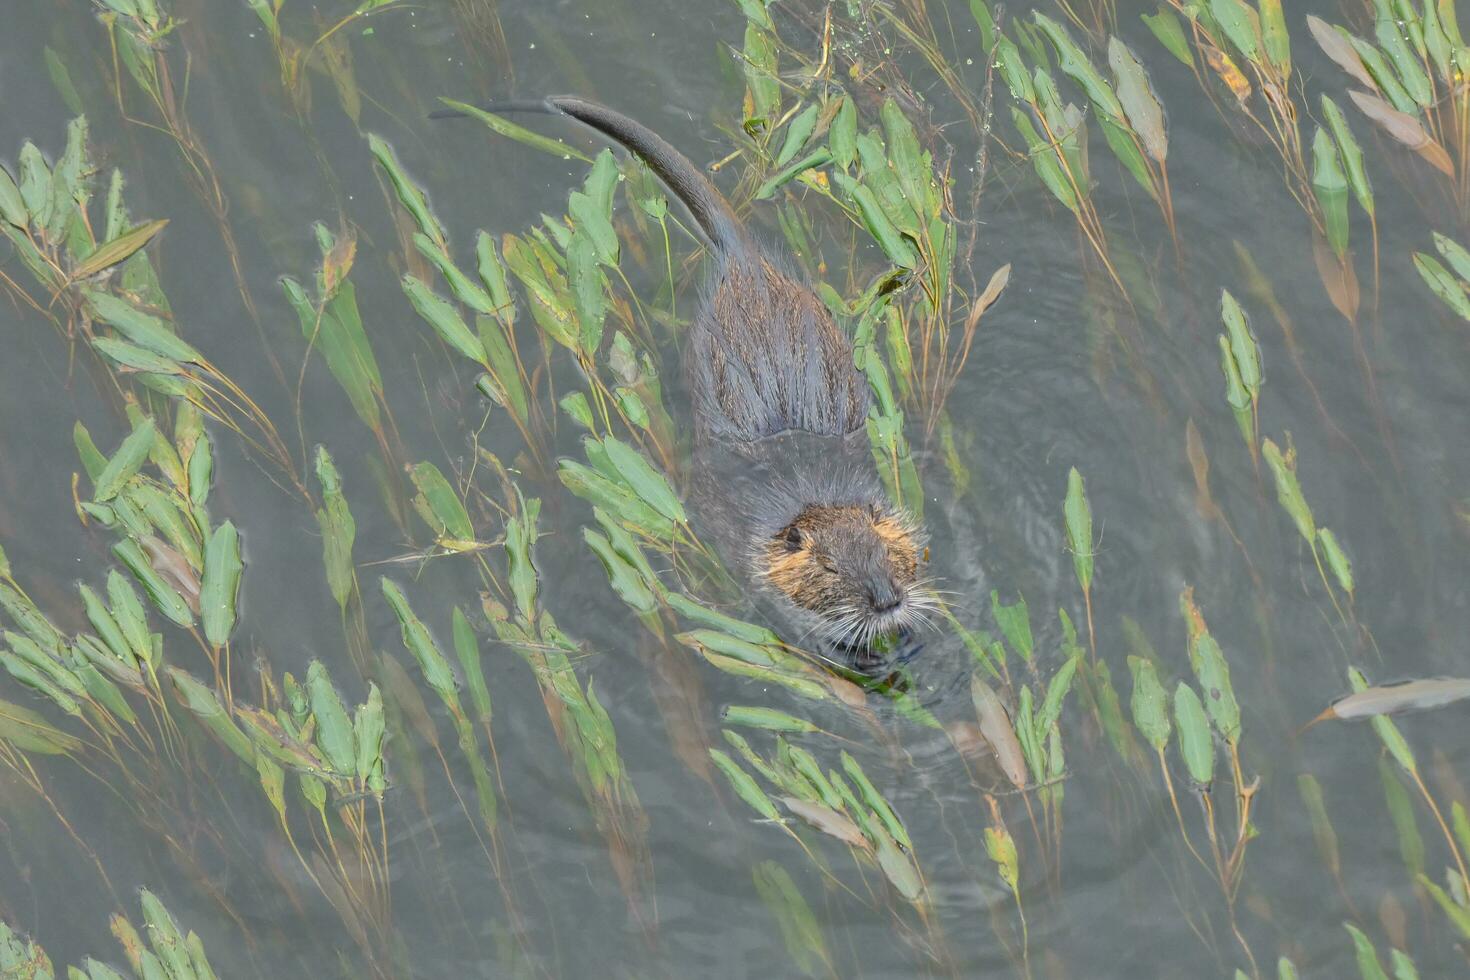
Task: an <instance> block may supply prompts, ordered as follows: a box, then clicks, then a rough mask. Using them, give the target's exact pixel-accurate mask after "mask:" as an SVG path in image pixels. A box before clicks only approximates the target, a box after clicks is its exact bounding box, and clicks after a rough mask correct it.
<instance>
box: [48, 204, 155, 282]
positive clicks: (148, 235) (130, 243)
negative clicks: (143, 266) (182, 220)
mask: <svg viewBox="0 0 1470 980" xmlns="http://www.w3.org/2000/svg"><path fill="white" fill-rule="evenodd" d="M167 224H168V219H167V218H160V219H159V220H157V221H150V222H148V223H147V224H142V225H139V226H138V227H136V228H133V229H132V230H130V231H125V232H123V233H122V234H121V235H119V236H117V237H116V238H114V239H112V240H111V241H108V242H103V243H102V244H101V245H98V246H97V247H96V248H95V249H93V250H92V251H91V252H90V253H88V255H87V257H86V258H85V259H82V261H80V262H78V263H77V264H76V265H75V266H74V267H73V268H72V270H71V277H72V278H73V279H86V278H89V277H90V276H95V275H96V274H97V273H99V272H102V271H103V270H105V269H110V268H112V267H113V266H115V265H117V264H118V263H119V262H121V261H122V260H123V259H125V258H127V257H128V256H129V255H132V254H133V253H134V252H136V251H138V249H140V248H142V247H143V246H145V245H147V244H148V243H149V242H151V241H152V240H153V237H154V236H155V235H157V234H158V233H159V232H160V231H163V229H164V226H165V225H167Z"/></svg>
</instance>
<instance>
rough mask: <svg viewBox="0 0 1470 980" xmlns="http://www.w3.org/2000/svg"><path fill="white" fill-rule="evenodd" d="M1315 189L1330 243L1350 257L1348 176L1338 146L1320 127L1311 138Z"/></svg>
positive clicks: (1333, 248) (1340, 252) (1339, 251)
mask: <svg viewBox="0 0 1470 980" xmlns="http://www.w3.org/2000/svg"><path fill="white" fill-rule="evenodd" d="M1312 190H1313V191H1315V192H1316V195H1317V204H1318V206H1319V207H1320V208H1321V209H1322V221H1323V223H1324V224H1325V225H1326V226H1327V244H1329V245H1331V246H1332V251H1333V252H1335V253H1336V254H1337V257H1338V259H1339V260H1341V259H1342V258H1343V257H1344V256H1345V255H1346V254H1347V243H1348V212H1347V196H1348V182H1347V175H1346V174H1344V173H1343V171H1342V164H1341V161H1340V160H1339V158H1338V155H1337V144H1335V143H1334V142H1333V141H1332V138H1331V137H1330V136H1328V135H1327V131H1326V130H1324V129H1322V128H1321V127H1320V126H1319V127H1317V133H1316V136H1315V137H1313V139H1312Z"/></svg>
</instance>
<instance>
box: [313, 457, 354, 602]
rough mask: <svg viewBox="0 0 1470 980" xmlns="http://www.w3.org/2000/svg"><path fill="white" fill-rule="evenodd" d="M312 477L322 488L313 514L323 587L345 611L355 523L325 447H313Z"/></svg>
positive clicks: (351, 584) (351, 586) (350, 582)
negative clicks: (324, 577) (318, 535)
mask: <svg viewBox="0 0 1470 980" xmlns="http://www.w3.org/2000/svg"><path fill="white" fill-rule="evenodd" d="M316 475H317V480H318V481H319V482H320V483H321V485H322V509H321V510H318V511H317V512H316V521H317V524H318V526H320V528H321V532H322V564H323V565H324V566H325V567H326V571H327V587H328V588H329V589H330V590H331V592H332V598H334V599H336V600H337V605H338V606H340V607H342V608H343V609H344V610H345V609H346V607H347V600H348V599H349V598H350V597H351V595H352V591H353V589H354V588H355V586H356V580H357V579H356V571H355V569H354V567H353V564H352V544H353V541H354V539H355V538H356V536H357V522H356V521H354V520H353V518H352V512H351V511H350V510H349V509H348V507H347V498H346V497H345V496H344V495H343V493H342V479H341V477H340V476H339V475H338V473H337V467H336V465H335V464H334V463H333V462H332V457H331V455H330V454H328V453H327V449H326V447H325V446H317V447H316Z"/></svg>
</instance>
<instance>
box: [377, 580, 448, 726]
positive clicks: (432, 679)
mask: <svg viewBox="0 0 1470 980" xmlns="http://www.w3.org/2000/svg"><path fill="white" fill-rule="evenodd" d="M381 584H382V588H383V597H384V598H385V599H387V600H388V605H389V606H391V607H392V608H393V614H394V615H395V616H397V617H398V625H399V629H400V631H401V632H402V635H403V645H404V646H405V647H406V648H407V649H408V652H409V653H411V654H413V657H414V659H415V660H417V661H418V665H419V669H420V670H422V671H423V673H424V680H425V681H427V682H428V684H429V686H430V687H432V688H433V689H434V691H435V693H437V694H438V695H439V696H440V697H441V698H442V699H444V701H445V702H446V703H450V702H452V701H455V700H458V694H457V693H456V690H457V687H458V685H457V684H456V683H455V679H454V670H453V668H451V667H450V666H449V661H448V660H446V659H444V654H443V653H441V652H439V645H438V644H437V643H435V642H434V637H433V636H432V635H431V634H430V633H429V628H428V627H427V626H425V625H424V624H423V622H422V621H421V620H420V619H419V618H418V617H417V616H415V615H414V612H413V608H412V607H411V606H409V604H408V597H407V596H405V595H404V594H403V590H402V589H400V588H399V587H398V585H397V584H396V583H394V582H393V581H392V580H391V579H388V578H384V579H382V582H381Z"/></svg>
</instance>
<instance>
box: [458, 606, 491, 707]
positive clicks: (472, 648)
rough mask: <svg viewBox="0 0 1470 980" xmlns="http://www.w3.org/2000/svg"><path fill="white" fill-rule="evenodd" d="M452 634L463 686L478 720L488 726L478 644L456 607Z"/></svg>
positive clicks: (487, 697) (486, 693)
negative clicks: (463, 680)
mask: <svg viewBox="0 0 1470 980" xmlns="http://www.w3.org/2000/svg"><path fill="white" fill-rule="evenodd" d="M452 623H453V632H454V652H455V655H456V656H457V657H458V658H459V666H460V669H462V670H463V671H464V676H465V686H466V687H467V688H469V692H470V702H471V703H472V704H473V705H474V706H475V714H476V716H477V717H478V718H479V720H480V721H481V722H482V723H484V724H486V725H488V724H490V715H491V711H490V688H489V687H487V686H486V685H485V671H484V669H483V668H482V667H481V665H480V644H479V641H478V640H477V639H476V638H475V631H474V630H473V629H472V628H471V627H470V621H469V620H468V619H466V618H465V614H464V613H463V612H461V611H460V608H459V607H458V606H455V607H454V616H453V618H452Z"/></svg>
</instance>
